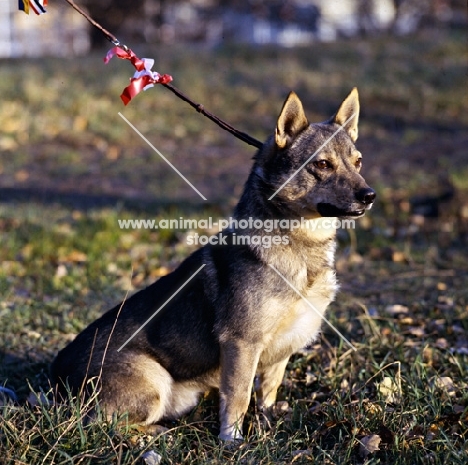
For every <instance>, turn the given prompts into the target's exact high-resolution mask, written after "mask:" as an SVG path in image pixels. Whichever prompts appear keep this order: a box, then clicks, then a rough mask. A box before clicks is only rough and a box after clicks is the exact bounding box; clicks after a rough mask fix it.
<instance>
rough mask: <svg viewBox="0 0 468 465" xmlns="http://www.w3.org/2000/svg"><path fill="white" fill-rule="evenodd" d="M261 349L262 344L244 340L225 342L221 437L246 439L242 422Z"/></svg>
mask: <svg viewBox="0 0 468 465" xmlns="http://www.w3.org/2000/svg"><path fill="white" fill-rule="evenodd" d="M260 352H261V350H260V347H257V346H256V345H255V344H252V343H251V342H248V341H244V340H240V339H236V340H229V341H227V342H224V343H222V344H221V385H220V388H219V404H220V405H219V416H220V420H221V430H220V433H219V437H220V439H223V440H225V441H233V440H235V439H242V421H243V419H244V415H245V413H246V411H247V408H248V406H249V401H250V395H251V391H252V384H253V380H254V376H255V371H256V369H257V364H258V359H259V357H260Z"/></svg>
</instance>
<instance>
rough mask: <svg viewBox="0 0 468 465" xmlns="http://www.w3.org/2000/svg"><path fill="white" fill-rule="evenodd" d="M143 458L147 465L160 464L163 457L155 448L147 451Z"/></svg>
mask: <svg viewBox="0 0 468 465" xmlns="http://www.w3.org/2000/svg"><path fill="white" fill-rule="evenodd" d="M141 458H142V459H143V461H144V462H145V463H146V465H159V464H160V463H161V460H162V457H161V456H160V455H159V454H158V453H157V452H155V451H154V450H149V451H148V452H145V453H144V454H143V455H142V456H141Z"/></svg>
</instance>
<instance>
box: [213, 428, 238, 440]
mask: <svg viewBox="0 0 468 465" xmlns="http://www.w3.org/2000/svg"><path fill="white" fill-rule="evenodd" d="M218 437H219V439H221V441H226V442H237V441H238V442H242V441H244V437H243V436H242V434H241V432H240V431H239V430H238V429H237V428H235V427H233V426H229V427H227V428H221V431H220V433H219V436H218Z"/></svg>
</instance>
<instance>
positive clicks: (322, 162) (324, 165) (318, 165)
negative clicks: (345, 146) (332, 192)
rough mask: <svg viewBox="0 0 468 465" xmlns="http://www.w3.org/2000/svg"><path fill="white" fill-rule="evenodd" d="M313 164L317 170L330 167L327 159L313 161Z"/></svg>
mask: <svg viewBox="0 0 468 465" xmlns="http://www.w3.org/2000/svg"><path fill="white" fill-rule="evenodd" d="M314 166H315V167H316V168H318V169H319V170H329V169H331V168H332V166H331V164H330V162H328V161H327V160H317V161H314Z"/></svg>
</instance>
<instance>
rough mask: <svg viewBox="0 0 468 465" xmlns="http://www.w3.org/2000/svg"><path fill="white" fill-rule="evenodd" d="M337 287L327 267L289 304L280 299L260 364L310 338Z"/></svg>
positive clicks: (287, 353)
mask: <svg viewBox="0 0 468 465" xmlns="http://www.w3.org/2000/svg"><path fill="white" fill-rule="evenodd" d="M336 290H337V283H336V278H335V273H334V272H333V270H327V271H326V272H324V273H323V274H322V275H321V276H320V277H319V278H318V279H316V280H315V281H314V284H313V285H312V286H311V287H310V288H309V289H308V291H307V293H306V294H304V295H303V297H304V298H305V299H304V298H302V297H299V295H297V299H295V300H294V301H293V302H291V304H290V305H287V304H286V305H285V303H284V302H283V303H282V306H281V308H280V305H281V304H279V305H278V307H277V308H276V309H275V311H274V312H273V313H275V314H276V324H275V325H274V330H273V331H272V332H271V333H270V337H269V341H268V343H267V344H266V346H265V349H264V352H263V354H262V356H261V358H260V363H261V364H262V365H271V364H272V363H276V362H278V361H280V360H283V359H284V358H286V357H289V356H290V355H292V354H293V353H294V352H296V351H298V350H299V349H301V348H303V347H304V346H306V345H307V344H309V343H310V342H312V341H313V340H314V339H315V338H316V336H317V334H318V332H319V329H320V325H321V323H322V319H323V314H324V313H325V310H326V309H327V307H328V305H329V304H330V302H331V301H332V300H333V298H334V296H335V293H336Z"/></svg>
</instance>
